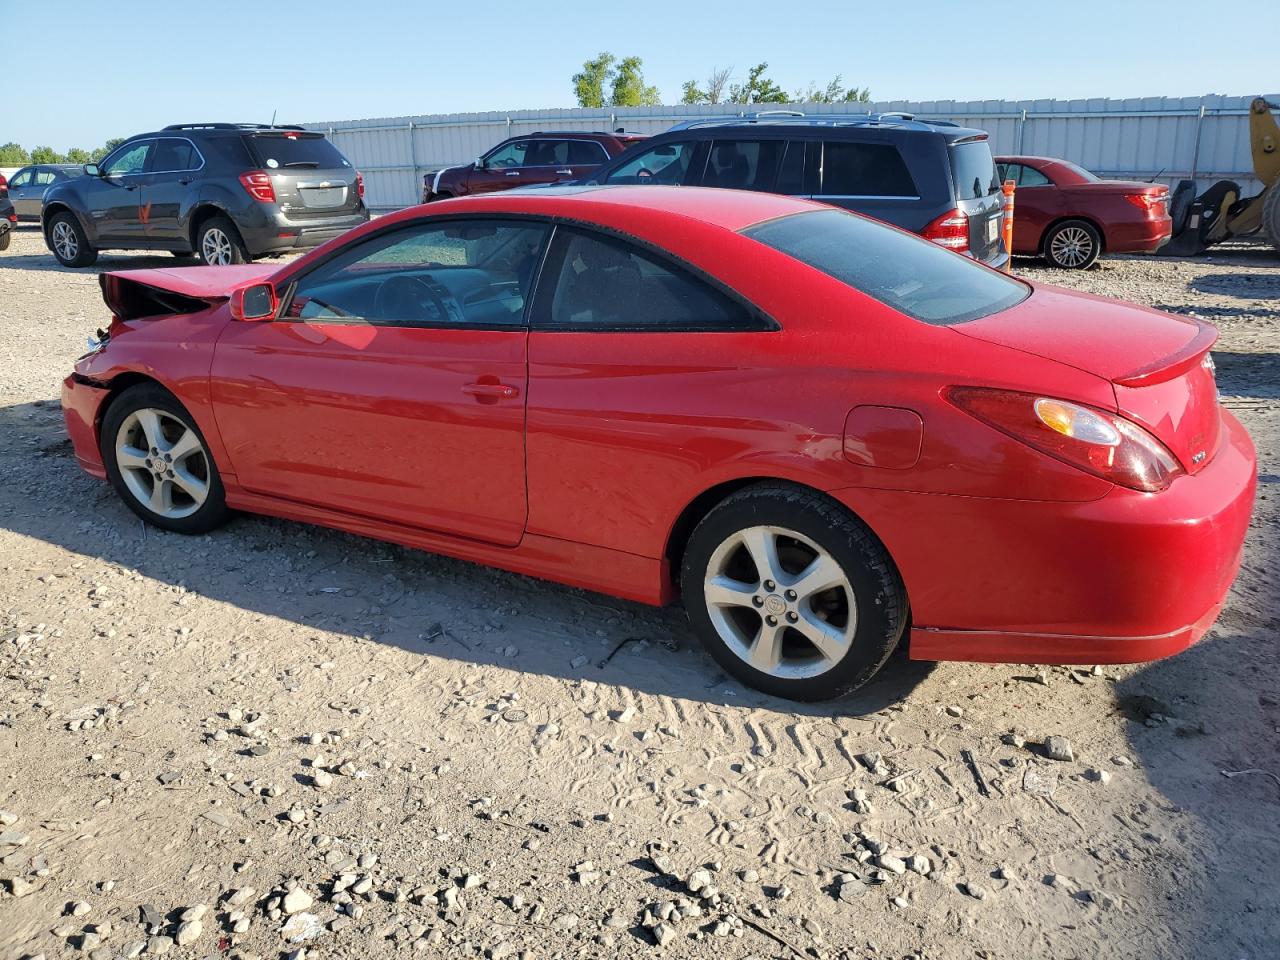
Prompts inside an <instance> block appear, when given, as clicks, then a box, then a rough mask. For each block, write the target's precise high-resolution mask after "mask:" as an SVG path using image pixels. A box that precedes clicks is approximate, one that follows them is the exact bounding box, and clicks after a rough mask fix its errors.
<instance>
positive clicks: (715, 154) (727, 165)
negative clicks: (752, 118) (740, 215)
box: [702, 140, 785, 190]
mask: <svg viewBox="0 0 1280 960" xmlns="http://www.w3.org/2000/svg"><path fill="white" fill-rule="evenodd" d="M784 146H785V141H782V140H716V141H715V142H714V143H712V144H711V151H710V152H709V153H708V154H707V167H706V170H705V172H704V173H703V175H702V185H703V186H704V187H726V188H728V189H731V190H772V189H773V181H774V178H775V177H776V176H777V175H778V161H779V159H780V158H781V156H782V149H783V147H784Z"/></svg>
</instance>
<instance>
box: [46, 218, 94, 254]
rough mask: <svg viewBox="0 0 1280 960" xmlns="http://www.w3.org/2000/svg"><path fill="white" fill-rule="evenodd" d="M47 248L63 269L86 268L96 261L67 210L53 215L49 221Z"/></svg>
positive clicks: (81, 229) (78, 224)
mask: <svg viewBox="0 0 1280 960" xmlns="http://www.w3.org/2000/svg"><path fill="white" fill-rule="evenodd" d="M48 236H49V248H50V249H51V250H52V251H53V255H54V257H55V258H57V261H58V262H59V263H60V264H62V265H63V266H64V267H87V266H89V265H91V264H92V263H93V262H94V261H96V260H97V259H98V251H97V250H95V249H93V247H91V246H89V238H88V237H86V236H85V233H84V228H83V227H81V226H80V221H79V220H77V219H76V215H75V214H74V213H71V212H70V211H69V210H63V211H62V212H61V213H55V214H54V215H53V218H52V219H51V220H50V221H49V234H48Z"/></svg>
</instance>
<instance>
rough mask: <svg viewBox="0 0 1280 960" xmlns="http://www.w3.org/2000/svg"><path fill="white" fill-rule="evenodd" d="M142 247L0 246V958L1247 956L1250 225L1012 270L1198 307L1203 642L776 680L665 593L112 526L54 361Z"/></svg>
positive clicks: (1273, 910)
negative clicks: (814, 682) (1212, 378)
mask: <svg viewBox="0 0 1280 960" xmlns="http://www.w3.org/2000/svg"><path fill="white" fill-rule="evenodd" d="M172 264H173V260H172V258H169V257H167V256H166V257H163V258H154V257H150V258H148V257H128V256H109V257H104V258H103V260H102V262H101V263H100V264H99V265H98V267H97V268H95V269H94V270H86V271H69V270H63V269H61V268H59V267H57V266H56V265H55V264H54V261H53V260H52V258H51V257H50V256H49V255H48V254H47V252H45V250H44V249H43V246H42V244H41V243H40V241H39V238H38V235H37V234H36V233H35V232H34V231H32V230H30V229H23V230H22V231H21V232H20V233H19V235H18V236H17V238H16V240H15V242H14V245H13V247H12V248H11V249H10V250H9V251H8V252H7V253H6V254H3V255H0V361H2V363H3V367H2V369H3V371H4V375H3V377H2V378H0V476H3V478H4V482H3V484H0V811H3V812H0V957H3V958H5V960H8V958H19V957H29V956H38V955H43V956H45V957H49V958H52V957H62V956H76V955H84V956H87V957H89V958H91V960H105V958H115V957H121V956H123V957H131V956H136V955H138V954H139V953H140V952H143V953H144V956H149V955H151V954H154V953H163V952H166V951H167V952H169V953H170V954H171V955H173V956H180V957H206V956H216V955H224V954H230V955H232V956H261V957H274V956H281V955H287V956H290V957H294V958H300V957H303V956H305V957H307V958H312V960H318V958H328V957H334V958H337V957H362V958H363V957H369V958H380V957H386V956H393V955H406V954H407V953H408V952H415V951H423V952H424V954H425V955H427V956H442V957H478V956H484V957H491V958H500V957H516V956H528V957H539V958H543V957H571V956H572V957H606V956H608V957H613V956H622V957H633V956H648V955H652V954H655V953H667V954H670V955H672V956H682V957H684V956H688V957H715V958H717V960H734V958H747V957H755V958H766V957H770V958H771V957H789V958H796V957H822V958H842V957H847V958H851V960H852V958H890V957H892V958H905V957H911V958H924V957H929V958H942V960H960V958H972V957H983V958H1028V957H1060V958H1076V957H1085V956H1089V957H1092V956H1098V955H1106V956H1108V957H1113V958H1130V957H1132V958H1144V960H1146V958H1152V957H1160V958H1162V960H1182V958H1185V960H1191V958H1196V960H1201V958H1227V960H1241V958H1254V960H1264V958H1272V957H1275V956H1276V955H1277V944H1280V831H1277V829H1276V825H1277V823H1280V779H1277V776H1274V775H1280V738H1278V737H1277V735H1276V734H1277V732H1278V730H1280V682H1278V681H1280V658H1278V657H1277V650H1276V635H1277V626H1278V622H1277V598H1278V596H1280V586H1278V585H1277V584H1280V552H1278V548H1277V540H1276V536H1275V533H1276V517H1277V512H1278V508H1280V502H1278V501H1277V497H1276V495H1275V491H1276V489H1277V487H1276V484H1277V482H1280V463H1278V462H1277V458H1278V455H1280V443H1278V442H1277V439H1278V437H1277V435H1278V432H1280V360H1278V358H1277V351H1278V350H1280V269H1278V267H1280V262H1278V261H1277V258H1276V256H1275V255H1274V254H1271V253H1270V252H1264V251H1261V250H1258V249H1249V248H1245V247H1239V248H1229V249H1222V250H1219V251H1215V255H1214V256H1213V257H1211V258H1202V259H1198V260H1194V261H1190V260H1185V261H1184V260H1159V259H1114V260H1107V261H1104V262H1103V263H1102V265H1101V267H1100V268H1099V269H1096V270H1092V271H1089V272H1086V273H1082V274H1066V273H1060V272H1053V271H1048V270H1045V269H1042V268H1038V267H1037V266H1036V265H1034V264H1031V263H1027V264H1020V265H1019V268H1020V269H1021V270H1022V272H1024V273H1025V274H1027V275H1029V276H1032V277H1034V278H1035V279H1037V280H1042V281H1049V282H1055V283H1061V284H1065V285H1069V286H1072V287H1077V288H1080V289H1087V290H1090V291H1092V292H1095V293H1099V294H1103V295H1106V296H1116V297H1123V298H1127V299H1131V300H1136V301H1138V302H1141V303H1147V304H1152V305H1155V306H1158V307H1161V308H1163V309H1166V310H1173V311H1177V312H1183V313H1193V314H1195V315H1197V316H1200V317H1203V318H1205V319H1208V320H1211V321H1213V322H1214V323H1216V324H1218V325H1219V326H1220V328H1221V330H1222V340H1221V342H1220V345H1219V349H1218V350H1217V351H1216V354H1215V355H1216V358H1217V363H1218V370H1219V376H1220V382H1221V386H1222V390H1223V394H1224V397H1225V402H1226V403H1228V404H1229V405H1230V406H1231V407H1233V408H1234V409H1235V410H1236V412H1237V413H1238V415H1239V416H1241V417H1242V418H1243V420H1244V422H1245V423H1246V425H1247V426H1248V428H1249V429H1250V431H1251V432H1252V434H1253V436H1254V438H1255V440H1256V442H1257V445H1258V449H1259V456H1260V473H1261V481H1262V482H1261V484H1260V487H1259V499H1258V505H1257V511H1256V515H1255V519H1254V522H1253V528H1252V532H1251V536H1250V540H1249V544H1248V548H1247V555H1246V558H1245V563H1244V568H1243V571H1242V572H1241V575H1240V578H1239V580H1238V582H1237V584H1236V587H1235V590H1234V592H1233V594H1232V597H1231V601H1230V604H1229V606H1228V608H1227V610H1226V611H1225V612H1224V614H1223V616H1222V618H1221V620H1220V622H1219V623H1218V625H1217V626H1216V627H1215V628H1214V630H1213V632H1212V633H1211V634H1210V636H1209V637H1208V638H1206V639H1205V640H1204V641H1203V642H1202V643H1200V644H1199V645H1198V646H1196V647H1195V648H1193V649H1191V650H1190V651H1187V652H1186V653H1184V654H1183V655H1181V656H1179V657H1176V658H1174V659H1172V660H1168V661H1164V662H1161V663H1156V664H1151V665H1145V666H1135V667H1120V668H1114V667H1107V668H1105V669H1101V670H1092V671H1091V670H1089V669H1087V668H1086V669H1068V668H1053V667H1049V668H1038V667H1035V666H1028V665H1021V666H1019V665H1010V666H1000V665H997V666H984V665H966V664H938V665H932V664H921V663H913V662H911V661H908V660H906V659H905V658H902V657H899V658H897V659H895V660H894V661H893V662H891V664H890V665H889V667H888V668H887V670H886V671H885V674H884V675H883V676H882V677H881V678H880V679H878V680H877V681H876V682H875V683H873V684H872V685H871V686H870V687H868V688H867V689H865V690H863V691H861V692H860V693H859V694H857V695H855V696H854V697H852V698H850V699H847V700H845V701H841V702H839V703H836V704H827V705H822V706H814V707H800V708H797V707H796V706H795V705H792V704H787V703H784V702H781V701H777V700H772V699H769V698H767V697H763V696H761V695H758V694H755V693H753V692H752V691H749V690H746V689H743V688H741V687H739V686H737V685H736V684H734V683H732V682H731V681H729V680H727V679H726V678H725V677H723V676H721V675H719V674H718V672H717V671H716V669H715V667H714V665H713V664H712V662H711V661H710V660H709V659H708V658H707V657H705V656H703V654H702V653H701V652H700V651H699V650H698V648H697V646H696V644H695V642H694V641H693V638H692V637H691V635H690V633H689V630H688V629H687V627H686V626H685V623H684V620H683V616H682V614H681V613H680V612H679V611H678V610H665V611H654V610H651V609H648V608H643V607H639V606H636V605H632V604H628V603H624V602H620V601H615V600H611V599H608V598H605V597H600V596H595V595H590V594H585V593H581V592H578V591H575V590H570V589H566V588H563V587H559V586H555V585H552V584H546V583H540V582H536V581H533V580H527V579H523V578H520V577H516V576H511V575H507V574H504V573H500V572H495V571H491V570H487V569H481V568H478V567H474V566H470V565H468V564H465V563H461V562H455V561H451V560H447V559H442V558H438V557H433V556H429V555H426V554H421V553H415V552H412V551H408V550H402V549H399V548H396V547H392V546H388V545H385V544H380V543H376V542H372V541H367V540H362V539H359V538H356V537H350V536H345V535H342V534H338V533H333V532H329V531H325V530H320V529H315V528H310V527H306V526H302V525H298V524H292V523H285V522H280V521H274V520H268V519H256V518H249V517H245V518H240V519H237V520H236V521H235V522H234V523H232V524H231V525H230V526H229V527H227V528H225V529H224V530H222V531H219V532H218V533H216V534H214V535H213V536H209V537H202V538H198V539H188V538H183V537H179V536H175V535H168V534H165V533H161V532H158V531H156V530H149V529H144V528H143V527H142V526H141V525H140V523H139V521H138V520H137V519H136V518H135V517H134V516H133V515H132V514H131V513H129V512H128V511H127V510H126V509H125V508H124V507H123V506H122V505H121V504H120V503H119V502H118V501H117V499H116V497H115V496H114V494H113V493H112V492H111V491H110V489H109V488H108V487H107V486H106V485H103V484H99V483H97V482H95V481H93V480H90V479H89V478H87V477H85V476H83V475H81V474H80V472H79V471H78V470H77V468H76V466H75V463H74V459H73V458H72V456H71V453H70V448H69V445H68V443H67V441H66V440H65V438H64V435H63V432H62V426H61V416H60V412H59V409H58V401H57V388H58V383H59V381H60V379H61V378H62V377H63V376H64V375H65V373H66V372H67V370H68V369H69V368H70V365H71V362H72V360H73V359H74V357H75V356H76V355H77V354H79V353H80V352H82V350H83V344H84V340H85V336H86V335H87V334H90V333H92V332H93V330H94V328H95V327H97V326H99V325H101V324H102V322H103V320H104V319H105V316H104V310H103V306H102V303H101V300H100V297H99V292H98V287H97V283H96V276H95V273H96V270H98V269H122V268H128V267H137V266H150V265H172ZM1051 737H1059V738H1065V741H1059V740H1051V739H1049V738H1051ZM1051 756H1070V757H1071V759H1066V760H1054V759H1051ZM1238 771H1243V772H1241V773H1239V775H1235V776H1231V775H1228V774H1229V773H1236V772H1238Z"/></svg>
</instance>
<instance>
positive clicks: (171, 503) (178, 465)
mask: <svg viewBox="0 0 1280 960" xmlns="http://www.w3.org/2000/svg"><path fill="white" fill-rule="evenodd" d="M115 452H116V465H117V466H118V467H119V468H120V477H121V479H123V480H124V485H125V486H126V487H127V488H128V489H129V492H130V493H131V494H133V495H134V496H135V497H136V498H137V499H138V502H139V503H141V504H142V505H143V506H144V507H146V508H147V509H148V510H150V511H152V512H153V513H156V514H159V515H160V516H162V517H166V518H168V519H170V520H180V519H182V518H183V517H189V516H191V515H192V514H193V513H195V512H196V511H197V510H199V509H200V508H201V507H202V506H203V505H204V502H205V500H207V499H208V498H209V480H210V470H209V455H208V454H207V453H206V452H205V449H204V445H203V444H202V443H201V442H200V437H199V436H198V435H197V434H196V432H195V430H193V429H191V427H189V426H188V425H187V424H185V423H183V422H182V421H181V420H179V419H178V418H177V417H175V416H174V415H173V414H171V413H169V412H168V411H166V410H158V409H156V408H154V407H144V408H143V409H141V410H135V411H134V412H133V413H131V414H129V415H128V416H127V417H125V418H124V422H123V423H121V424H120V429H119V430H118V431H117V432H116V449H115Z"/></svg>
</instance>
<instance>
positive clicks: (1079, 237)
mask: <svg viewBox="0 0 1280 960" xmlns="http://www.w3.org/2000/svg"><path fill="white" fill-rule="evenodd" d="M1042 252H1043V254H1044V258H1045V260H1047V261H1048V262H1049V263H1050V264H1051V265H1052V266H1055V267H1059V268H1061V269H1063V270H1087V269H1089V268H1090V267H1092V266H1093V265H1094V263H1096V262H1097V260H1098V256H1099V255H1100V254H1101V253H1102V236H1101V235H1100V234H1099V233H1098V230H1097V228H1096V227H1094V225H1093V224H1092V223H1090V222H1089V221H1088V220H1064V221H1062V223H1058V224H1054V226H1053V227H1052V228H1051V229H1050V230H1049V232H1048V233H1046V234H1045V235H1044V249H1043V251H1042Z"/></svg>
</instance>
